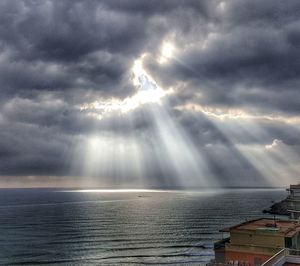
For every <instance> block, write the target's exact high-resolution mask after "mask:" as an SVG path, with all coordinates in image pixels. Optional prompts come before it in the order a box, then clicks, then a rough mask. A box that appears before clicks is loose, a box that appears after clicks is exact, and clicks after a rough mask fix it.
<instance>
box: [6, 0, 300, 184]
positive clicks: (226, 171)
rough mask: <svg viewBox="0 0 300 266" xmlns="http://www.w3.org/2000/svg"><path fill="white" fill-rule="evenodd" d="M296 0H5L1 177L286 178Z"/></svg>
mask: <svg viewBox="0 0 300 266" xmlns="http://www.w3.org/2000/svg"><path fill="white" fill-rule="evenodd" d="M299 11H300V3H299V1H293V0H290V1H288V2H286V3H284V4H283V3H282V1H271V0H270V1H268V0H267V1H258V0H257V1H253V0H251V1H250V0H249V1H217V0H216V1H214V0H212V1H211V0H209V1H189V0H175V1H160V3H159V4H157V3H156V2H153V1H135V0H131V1H114V0H112V1H105V0H104V1H90V0H86V1H77V0H75V1H68V0H67V1H62V2H58V1H40V2H32V1H15V0H10V1H1V3H0V21H1V24H0V25H1V27H0V95H1V97H0V101H1V107H0V129H1V130H0V157H1V161H0V185H1V186H80V187H103V188H107V187H112V188H121V189H128V188H135V189H138V188H149V187H160V188H168V187H211V186H221V187H223V186H286V185H288V184H289V183H295V182H299V181H300V180H299V177H300V170H299V169H300V168H299V164H300V137H299V136H300V134H299V133H300V132H299V131H300V113H299V102H300V93H299V85H300V79H299V71H300V69H299V65H300V64H299V63H300V56H299V52H298V51H299V45H300V31H299V29H300V27H299V25H300V24H299V23H300V20H299V15H298V14H299Z"/></svg>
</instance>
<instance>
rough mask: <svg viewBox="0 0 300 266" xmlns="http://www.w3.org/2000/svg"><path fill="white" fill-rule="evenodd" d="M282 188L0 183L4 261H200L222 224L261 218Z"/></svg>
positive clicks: (202, 262) (0, 244) (0, 260)
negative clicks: (120, 188) (70, 187)
mask: <svg viewBox="0 0 300 266" xmlns="http://www.w3.org/2000/svg"><path fill="white" fill-rule="evenodd" d="M285 196H286V192H285V190H284V189H225V190H203V191H198V192H181V191H171V192H170V191H169V192H168V191H131V192H122V193H121V192H115V191H110V192H103V191H93V192H91V191H66V190H62V189H1V190H0V264H1V265H34V264H50V265H52V264H55V265H91V264H95V265H142V264H146V265H151V264H152V265H184V264H186V265H205V263H206V262H208V261H209V260H210V259H212V258H213V257H214V253H213V243H214V242H215V241H216V240H219V239H220V238H221V237H222V235H221V233H219V229H221V228H223V227H227V226H231V225H234V224H236V223H240V222H244V221H246V220H250V219H254V218H259V217H262V216H268V215H263V214H262V210H263V209H264V208H267V207H269V206H270V205H271V204H272V203H271V202H272V201H279V200H281V199H283V198H284V197H285Z"/></svg>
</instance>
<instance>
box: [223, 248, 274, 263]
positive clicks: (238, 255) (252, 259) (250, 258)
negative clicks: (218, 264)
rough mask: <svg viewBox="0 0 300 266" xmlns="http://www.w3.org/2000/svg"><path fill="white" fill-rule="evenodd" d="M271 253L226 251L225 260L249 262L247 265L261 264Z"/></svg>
mask: <svg viewBox="0 0 300 266" xmlns="http://www.w3.org/2000/svg"><path fill="white" fill-rule="evenodd" d="M271 257H272V255H263V254H251V253H245V252H237V251H226V253H225V262H229V261H234V262H235V261H238V262H239V263H249V266H255V265H261V264H262V263H263V262H265V261H267V260H268V259H269V258H271Z"/></svg>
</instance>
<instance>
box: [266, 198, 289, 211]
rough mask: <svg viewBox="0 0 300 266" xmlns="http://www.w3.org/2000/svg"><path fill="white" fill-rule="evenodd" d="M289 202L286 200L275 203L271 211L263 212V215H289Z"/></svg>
mask: <svg viewBox="0 0 300 266" xmlns="http://www.w3.org/2000/svg"><path fill="white" fill-rule="evenodd" d="M287 209H288V202H287V199H284V200H282V201H280V202H276V203H274V204H273V205H272V206H271V207H270V208H269V209H266V210H263V213H270V214H277V215H289V212H288V211H287Z"/></svg>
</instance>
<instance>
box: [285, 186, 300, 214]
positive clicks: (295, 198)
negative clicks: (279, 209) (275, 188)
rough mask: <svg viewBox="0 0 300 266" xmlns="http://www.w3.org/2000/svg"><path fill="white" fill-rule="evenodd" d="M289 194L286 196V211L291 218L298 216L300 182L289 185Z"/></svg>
mask: <svg viewBox="0 0 300 266" xmlns="http://www.w3.org/2000/svg"><path fill="white" fill-rule="evenodd" d="M287 191H289V196H288V197H287V199H286V201H287V206H288V212H289V213H290V218H291V219H299V218H300V184H298V185H290V188H289V189H287Z"/></svg>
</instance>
